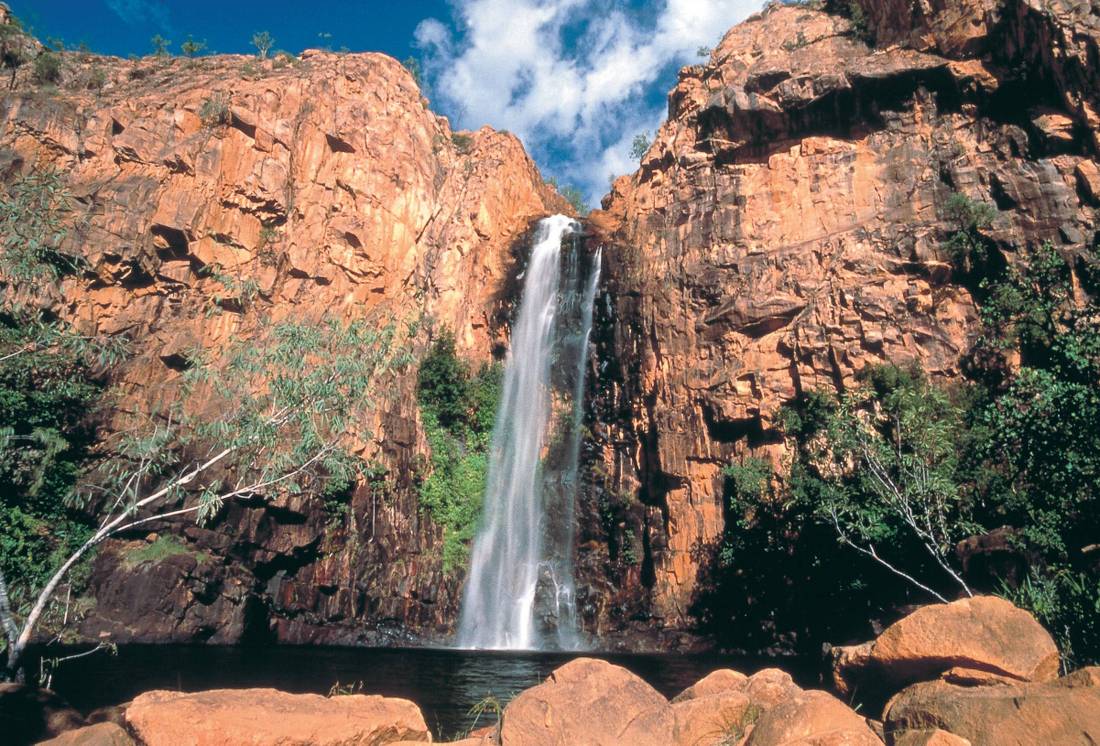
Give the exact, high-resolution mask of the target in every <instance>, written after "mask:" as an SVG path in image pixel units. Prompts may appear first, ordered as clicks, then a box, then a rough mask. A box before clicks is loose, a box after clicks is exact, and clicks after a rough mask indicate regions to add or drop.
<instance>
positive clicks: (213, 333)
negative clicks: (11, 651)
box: [0, 51, 568, 642]
mask: <svg viewBox="0 0 1100 746" xmlns="http://www.w3.org/2000/svg"><path fill="white" fill-rule="evenodd" d="M62 62H63V64H62V79H61V81H60V83H59V85H58V88H57V89H56V90H51V88H50V87H48V86H43V85H41V84H39V83H36V82H35V81H33V80H32V79H31V77H30V76H31V71H30V67H31V66H30V65H27V66H24V68H23V69H21V70H20V71H19V75H18V77H17V79H16V82H15V86H14V89H13V90H12V91H10V92H5V93H4V94H3V96H2V97H0V166H2V170H3V174H4V176H5V177H6V178H11V177H12V176H14V175H15V174H16V173H18V172H20V171H27V170H30V169H32V168H36V167H49V168H54V169H58V170H60V171H62V172H65V173H66V174H67V180H68V187H69V190H70V191H71V192H72V194H73V197H74V204H73V207H74V211H75V219H74V220H73V221H72V223H73V225H74V226H75V230H73V231H72V232H71V233H70V235H69V238H68V240H69V241H70V242H71V247H72V248H74V249H76V250H78V251H79V252H81V253H82V254H83V256H84V257H85V258H86V259H87V261H88V265H89V270H88V271H87V272H86V273H84V274H83V275H82V276H80V277H76V278H70V279H68V280H67V281H66V282H65V284H64V285H63V286H62V287H61V288H60V290H59V291H56V292H51V293H48V294H47V295H46V296H45V297H43V298H42V299H41V302H42V303H44V304H46V305H47V306H48V307H49V308H50V309H51V310H52V311H54V312H55V313H56V314H58V315H59V316H60V317H61V318H63V319H65V320H67V321H69V322H71V323H73V324H75V325H76V326H77V327H78V328H79V329H81V330H83V331H84V332H86V333H97V334H109V335H116V334H125V335H127V336H128V337H129V339H130V340H131V341H132V343H131V349H132V351H133V355H132V357H131V359H129V360H128V362H126V363H125V364H124V365H123V367H122V368H121V371H120V372H119V374H118V375H117V376H116V377H115V379H114V380H113V381H112V383H113V384H115V385H117V388H118V390H119V391H120V394H121V396H120V399H119V400H118V402H117V409H116V410H115V411H114V412H113V413H112V414H111V418H110V420H109V421H108V422H107V423H105V433H107V432H109V431H110V430H111V429H116V428H120V427H126V426H128V424H131V423H133V422H134V421H135V420H140V419H141V418H143V417H147V416H148V415H149V414H151V413H153V412H155V411H157V410H158V408H159V407H160V406H161V405H162V404H163V403H164V402H166V401H169V400H171V399H172V398H173V397H174V396H175V392H176V387H177V385H178V380H179V375H180V374H179V371H180V369H181V368H182V367H183V366H184V365H185V364H186V360H185V355H184V353H185V352H186V351H187V350H188V349H190V348H192V347H194V346H196V345H198V346H201V347H204V348H206V349H210V350H216V349H218V348H219V347H222V346H224V345H225V344H226V343H227V342H228V341H229V340H232V339H234V338H237V337H239V336H247V335H249V334H252V333H254V331H255V328H256V324H257V319H259V318H260V317H261V316H262V315H270V316H271V317H272V318H274V319H282V318H288V317H294V318H313V319H317V318H337V319H341V320H344V319H352V318H365V317H368V316H370V315H372V314H373V315H377V316H383V317H384V316H387V315H389V316H392V317H395V318H399V319H412V318H415V317H417V316H419V315H421V314H423V315H425V316H426V317H427V318H429V319H431V320H432V321H433V323H434V324H435V326H436V328H440V327H447V328H450V329H453V330H454V331H455V332H456V336H457V339H458V345H459V348H460V350H462V351H463V352H465V353H466V354H467V355H469V356H470V357H472V358H475V359H487V358H488V356H489V354H490V350H491V349H492V347H493V340H494V338H495V336H496V335H497V334H498V333H499V330H498V329H496V328H495V327H494V322H493V318H494V313H495V309H496V308H497V306H498V305H499V303H498V293H499V292H500V290H501V288H502V287H504V285H505V276H506V274H507V271H508V267H509V266H510V262H511V261H512V246H513V243H514V242H516V241H517V240H518V239H520V238H521V236H522V235H523V234H524V233H525V231H527V229H528V227H529V225H530V224H531V223H532V221H534V220H535V219H537V218H540V217H542V216H544V215H546V214H549V213H553V212H559V211H565V210H567V209H568V208H567V207H566V205H565V203H564V201H563V200H561V198H560V197H558V196H557V195H556V194H555V193H554V192H553V191H552V190H551V189H550V188H548V187H546V186H544V184H543V182H542V179H541V177H540V175H539V173H538V170H537V169H536V167H535V166H534V164H533V163H532V162H531V160H530V159H529V158H528V157H527V155H526V154H525V152H524V150H523V147H522V145H521V144H520V143H519V141H518V140H517V139H516V138H515V137H514V136H512V135H510V134H507V133H502V132H494V131H492V130H490V129H488V128H484V129H482V130H480V131H478V132H474V133H466V134H456V133H453V132H452V131H451V129H450V127H449V125H448V122H447V120H446V119H444V118H442V117H439V116H437V115H435V114H434V113H432V112H431V111H430V110H429V109H428V106H427V104H428V102H427V101H426V100H425V99H424V98H423V96H422V95H421V93H420V90H419V89H418V86H417V84H416V82H415V81H414V79H413V77H412V76H411V75H410V74H409V73H408V72H407V71H406V70H405V69H404V68H403V67H402V66H401V65H399V64H398V63H397V62H396V61H394V60H393V59H391V58H389V57H386V56H384V55H380V54H355V55H350V54H349V55H337V54H331V53H324V52H317V51H314V52H306V53H303V54H302V55H301V56H300V57H298V58H295V57H289V56H280V57H279V58H278V59H276V60H267V61H263V62H261V61H257V60H255V59H254V58H248V57H236V56H219V57H208V58H199V59H195V60H184V59H157V58H145V59H142V60H139V61H135V62H126V61H123V60H118V59H112V58H102V57H95V56H92V55H80V54H75V53H64V54H63V55H62ZM226 278H229V279H226ZM426 343H427V336H426V333H425V334H421V336H420V337H418V338H417V340H415V341H414V346H419V347H422V346H423V345H425V344H426ZM415 351H416V350H414V352H415ZM378 398H379V399H380V400H381V401H382V406H381V409H380V414H379V415H378V417H377V420H376V421H374V422H367V423H364V424H363V427H362V432H363V433H364V434H365V435H366V441H367V442H366V445H365V447H364V449H363V451H362V456H363V458H364V459H375V460H378V461H380V462H381V463H382V464H383V465H384V466H385V467H386V468H387V469H388V475H387V477H386V479H385V481H384V484H383V485H382V486H378V485H375V486H374V487H372V488H367V487H366V486H363V487H361V488H360V489H359V490H358V491H357V492H356V493H355V496H354V498H353V501H352V505H351V509H350V517H349V519H348V521H347V522H346V523H345V524H344V525H343V527H333V526H331V525H328V523H327V520H328V519H327V518H326V516H325V512H324V510H323V509H322V508H321V506H320V503H319V498H317V497H316V496H313V497H310V496H302V497H299V498H294V499H285V500H282V501H279V502H277V503H275V504H271V505H268V506H266V507H262V506H240V505H236V506H232V507H230V508H229V509H228V510H227V511H226V513H225V514H224V515H223V516H222V517H221V518H220V519H219V520H218V521H216V522H215V523H214V524H212V525H210V526H208V527H205V528H199V527H197V526H194V525H188V526H187V527H186V528H185V530H184V533H185V537H186V542H185V545H184V546H185V549H186V550H187V551H185V552H176V553H173V554H171V556H168V557H166V558H164V559H163V560H161V561H159V562H147V563H138V564H134V563H132V562H130V561H128V560H127V554H128V552H129V551H130V550H132V549H133V548H134V547H135V546H137V544H135V543H133V542H131V543H127V542H113V543H109V544H108V545H107V546H106V547H104V549H103V551H102V552H101V553H100V555H99V557H98V559H97V563H96V567H95V571H94V575H93V582H92V589H91V590H92V593H93V595H94V596H95V597H96V599H97V604H96V606H95V608H94V610H93V611H92V612H91V614H90V616H89V617H88V618H87V619H86V620H85V622H84V625H83V632H84V633H85V634H88V635H93V636H94V635H97V634H98V633H100V632H110V633H111V634H112V635H113V637H114V639H116V640H118V641H120V642H125V641H128V640H131V639H133V640H148V641H169V640H176V641H195V640H199V641H201V640H211V641H216V642H231V641H235V640H239V639H242V638H243V637H248V636H255V637H258V638H260V639H266V638H268V637H274V638H277V639H279V640H284V641H294V642H299V641H330V642H333V641H354V640H362V639H379V638H378V637H377V636H372V635H374V630H375V629H378V628H385V627H387V626H394V627H397V626H400V627H403V628H405V629H407V630H409V631H410V632H414V633H423V634H427V635H433V634H438V633H440V632H442V631H445V630H446V629H447V627H448V625H449V624H450V623H451V621H452V620H453V618H454V617H455V615H456V613H457V608H456V604H457V582H456V580H455V579H454V578H448V577H445V576H444V575H443V573H442V570H441V566H440V559H439V539H440V533H439V530H438V529H437V528H436V527H435V526H433V525H432V524H431V522H430V521H428V520H426V519H424V518H423V517H422V516H421V514H420V511H419V510H418V505H417V501H416V495H415V488H414V486H413V484H412V476H411V475H412V472H413V469H412V464H413V463H414V462H416V461H417V459H418V455H419V456H420V457H421V459H422V456H423V454H424V453H425V449H426V447H427V446H426V444H425V443H424V437H423V434H422V432H421V430H420V425H419V420H418V412H417V406H416V399H415V369H413V372H412V373H410V374H409V375H408V376H407V378H406V380H404V381H401V382H400V384H399V386H398V387H397V390H395V391H384V392H378ZM136 541H137V542H141V541H143V540H142V539H136Z"/></svg>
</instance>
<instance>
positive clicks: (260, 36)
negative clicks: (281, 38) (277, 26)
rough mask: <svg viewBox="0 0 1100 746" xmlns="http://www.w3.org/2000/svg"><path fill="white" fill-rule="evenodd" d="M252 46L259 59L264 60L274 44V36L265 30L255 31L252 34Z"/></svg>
mask: <svg viewBox="0 0 1100 746" xmlns="http://www.w3.org/2000/svg"><path fill="white" fill-rule="evenodd" d="M252 46H254V47H256V55H257V56H258V57H259V58H260V59H261V60H266V59H267V55H268V53H269V52H270V51H271V48H272V47H273V46H275V38H274V37H273V36H272V35H271V34H270V33H269V32H267V31H257V32H256V33H254V34H253V35H252Z"/></svg>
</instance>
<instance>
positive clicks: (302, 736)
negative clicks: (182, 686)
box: [126, 689, 431, 746]
mask: <svg viewBox="0 0 1100 746" xmlns="http://www.w3.org/2000/svg"><path fill="white" fill-rule="evenodd" d="M126 723H127V725H128V726H129V727H130V729H131V730H133V732H134V733H135V734H136V736H137V738H138V740H139V741H140V742H141V743H143V744H145V746H235V745H236V744H241V743H255V744H281V745H282V746H353V744H354V745H355V746H359V745H361V744H369V745H372V746H374V745H377V746H381V744H387V743H396V742H399V741H412V742H419V743H428V742H430V741H431V735H430V734H429V732H428V726H427V725H425V723H424V717H423V715H421V714H420V709H419V708H418V707H417V706H416V705H414V704H413V703H412V702H409V701H408V700H404V699H394V698H390V697H379V696H366V695H362V694H349V695H344V696H336V697H322V696H320V695H317V694H287V693H286V692H280V691H276V690H274V689H214V690H210V691H205V692H197V693H194V694H183V693H180V692H166V691H153V692H146V693H145V694H142V695H140V696H138V697H137V698H136V699H135V700H134V701H133V702H132V703H131V704H130V705H129V707H127V709H126Z"/></svg>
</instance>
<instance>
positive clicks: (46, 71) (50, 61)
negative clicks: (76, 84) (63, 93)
mask: <svg viewBox="0 0 1100 746" xmlns="http://www.w3.org/2000/svg"><path fill="white" fill-rule="evenodd" d="M34 80H35V82H37V83H42V84H50V85H56V84H57V83H60V82H61V57H60V55H58V54H55V53H54V52H42V53H41V54H39V55H38V56H37V57H35V58H34Z"/></svg>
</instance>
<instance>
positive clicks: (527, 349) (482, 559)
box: [457, 215, 600, 650]
mask: <svg viewBox="0 0 1100 746" xmlns="http://www.w3.org/2000/svg"><path fill="white" fill-rule="evenodd" d="M578 227H579V226H578V225H577V223H576V222H575V221H573V220H572V219H570V218H568V217H565V216H564V215H555V216H553V217H550V218H546V219H544V220H542V221H540V223H539V226H538V230H537V232H536V236H535V243H534V246H533V248H532V251H531V257H530V260H529V262H528V265H527V269H526V271H525V273H524V275H523V279H524V289H523V298H522V301H521V302H520V307H519V314H518V316H517V317H516V320H515V323H514V325H513V327H512V345H511V350H510V351H509V353H508V359H507V363H506V365H505V373H504V387H503V392H502V395H501V401H500V406H499V407H498V409H497V419H496V424H495V426H494V428H493V446H492V452H491V455H490V462H489V477H488V484H487V486H486V491H485V500H484V503H483V508H482V514H483V518H482V525H481V529H480V531H479V532H478V535H477V538H476V539H475V541H474V547H473V552H472V554H471V558H470V572H469V576H468V577H467V580H466V587H465V590H464V592H463V598H462V612H461V615H460V618H459V626H458V638H457V644H458V646H459V647H464V648H488V649H498V650H501V649H505V650H506V649H532V648H540V647H543V646H545V645H548V644H552V645H553V646H555V647H559V648H565V649H575V648H577V647H580V637H579V634H578V631H577V625H576V610H575V606H574V596H575V593H574V583H573V558H572V555H573V530H574V527H573V501H574V497H575V494H576V484H577V465H578V461H579V451H580V431H581V418H582V415H583V401H582V400H583V393H584V372H585V368H586V358H587V350H588V337H589V334H590V332H591V327H592V304H593V302H594V300H595V295H596V285H597V282H598V279H599V271H600V257H599V254H598V253H597V254H596V256H595V257H594V258H593V260H592V261H591V262H590V265H591V266H590V269H589V271H588V273H587V276H585V277H582V274H583V273H582V265H583V264H584V262H583V261H582V258H581V257H580V256H579V250H578V248H577V246H576V245H574V246H573V247H572V250H571V251H569V252H567V254H566V255H565V256H563V253H562V240H563V239H564V238H566V237H567V236H568V235H569V234H571V233H574V232H576V230H577V229H578ZM566 401H567V402H568V405H569V406H568V408H566V407H565V402H566ZM542 610H545V613H542ZM551 631H552V632H553V638H552V639H550V634H549V632H551Z"/></svg>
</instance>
